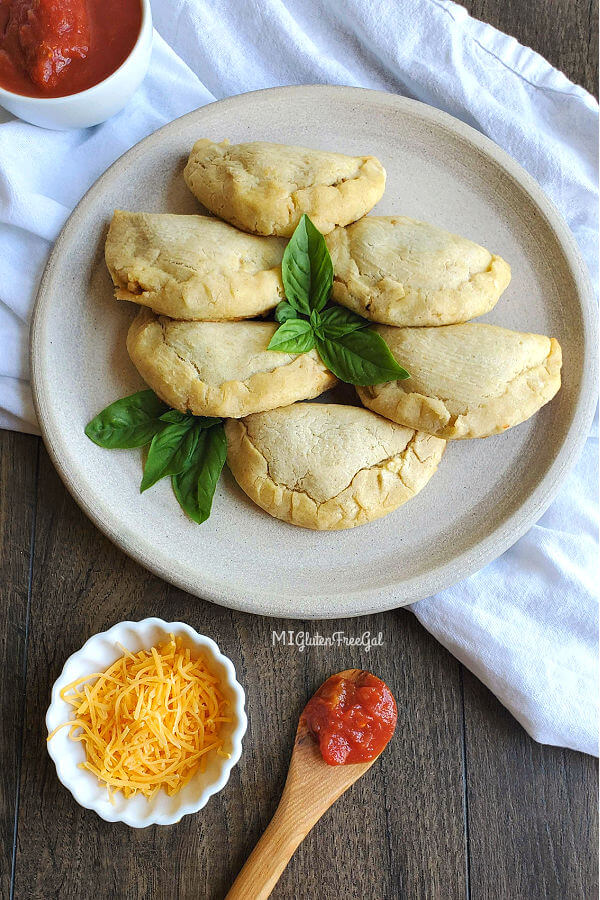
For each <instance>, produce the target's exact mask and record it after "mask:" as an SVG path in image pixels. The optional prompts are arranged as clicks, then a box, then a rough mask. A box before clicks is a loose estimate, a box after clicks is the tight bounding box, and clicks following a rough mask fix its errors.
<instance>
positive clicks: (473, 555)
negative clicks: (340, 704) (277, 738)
mask: <svg viewBox="0 0 600 900" xmlns="http://www.w3.org/2000/svg"><path fill="white" fill-rule="evenodd" d="M307 91H308V92H310V91H315V92H317V93H335V94H338V95H345V98H346V99H347V100H350V101H351V100H352V97H353V96H354V97H356V99H357V100H358V98H359V97H360V99H361V100H364V99H365V97H367V98H371V100H372V101H374V102H375V101H379V103H382V104H385V105H392V106H395V107H396V108H398V109H400V110H401V111H404V112H407V113H409V114H412V115H416V116H417V117H418V118H421V119H422V120H425V121H426V122H429V123H431V124H432V125H434V126H438V127H440V126H441V127H442V128H444V129H446V130H448V131H450V132H451V133H452V134H453V135H455V136H458V137H460V138H462V139H463V140H466V141H467V142H468V143H470V144H472V145H474V146H475V148H476V149H477V150H479V151H480V152H481V153H483V155H484V156H488V157H491V158H492V160H493V161H494V162H495V164H496V165H498V166H500V167H501V168H502V169H503V170H504V171H505V172H506V173H507V174H508V175H509V176H510V177H511V178H512V179H513V180H514V181H516V182H517V184H518V185H519V187H520V188H521V189H522V190H524V191H525V193H527V194H528V195H529V197H530V199H531V201H532V202H533V203H534V205H535V206H536V207H537V208H538V209H539V210H540V212H541V213H542V215H543V217H544V219H545V220H546V222H547V223H548V225H549V226H550V228H551V230H552V231H553V233H554V234H555V235H556V238H557V240H558V241H559V243H560V245H561V247H562V250H563V253H564V254H565V258H566V261H567V263H568V266H569V268H570V270H571V274H572V277H573V280H574V282H575V285H576V288H577V293H578V297H579V301H580V308H581V314H582V326H583V334H584V346H583V376H582V379H581V382H580V384H579V391H578V394H577V398H576V401H575V403H574V407H573V414H572V421H571V425H570V427H569V430H568V432H567V434H566V436H565V438H564V440H563V442H562V444H561V446H560V448H559V450H558V453H557V456H556V458H555V460H554V461H553V463H552V465H551V466H550V468H549V469H548V471H547V472H546V473H545V475H544V476H543V477H542V479H541V480H540V481H539V482H538V484H537V485H536V487H535V488H534V490H533V491H532V492H531V494H530V495H529V496H528V498H527V499H526V500H525V502H524V503H522V504H521V505H520V506H519V507H518V508H517V509H516V510H515V511H514V512H513V513H512V514H511V515H510V516H508V518H507V519H505V520H504V521H503V522H502V523H501V524H500V525H498V526H497V527H496V528H495V529H494V530H493V531H492V532H490V533H489V534H488V535H487V536H486V537H484V538H482V539H481V540H479V541H478V542H477V543H475V544H473V545H471V546H470V547H469V548H467V549H466V550H464V551H462V552H461V553H460V554H458V556H454V557H452V559H450V560H449V561H447V562H445V563H443V564H441V565H439V566H437V567H435V568H434V569H430V570H428V571H427V572H426V573H421V574H418V575H415V576H413V577H412V578H410V579H407V580H404V581H403V582H402V586H401V587H399V585H398V587H396V588H394V587H392V588H390V587H389V586H387V587H385V588H364V589H360V590H355V591H350V592H348V591H344V597H345V601H346V603H347V604H348V606H350V607H351V611H350V612H347V611H346V610H344V611H343V615H340V613H339V612H337V611H336V613H335V614H331V615H326V616H324V615H323V614H322V613H307V612H306V611H300V612H297V611H296V609H291V610H290V609H288V608H287V607H286V606H285V603H288V602H289V600H287V599H284V600H283V601H282V600H281V596H280V595H278V594H275V593H274V592H262V593H261V594H260V595H255V596H248V595H246V594H244V592H243V591H241V590H239V589H238V588H237V587H232V586H230V585H228V586H227V591H228V593H227V595H224V593H223V592H222V591H219V590H215V589H214V587H213V586H212V584H211V583H210V582H209V581H207V580H205V579H203V577H202V573H200V574H199V575H198V576H197V577H196V584H191V583H190V581H189V580H188V578H186V577H184V576H181V577H179V576H178V575H177V573H176V572H173V571H172V570H171V569H169V567H168V563H167V559H166V556H165V554H163V553H160V554H159V556H160V557H161V561H157V559H156V557H155V558H151V557H150V555H149V554H148V552H146V551H145V550H144V548H143V547H140V546H138V547H136V546H135V545H134V543H132V542H130V541H129V539H128V537H127V536H126V535H125V536H124V535H122V534H119V533H118V532H117V529H116V528H115V527H114V524H113V523H111V521H110V519H111V515H110V513H105V512H104V511H103V510H102V509H97V508H96V507H95V506H94V504H93V498H91V499H88V498H87V496H86V494H85V491H81V490H80V489H79V487H78V485H77V472H75V473H73V472H69V471H67V468H66V467H65V466H63V465H62V463H61V459H60V454H59V452H58V450H57V449H56V448H57V446H58V444H59V442H60V441H59V438H60V430H59V429H55V430H53V429H52V427H51V426H50V425H49V423H48V422H47V421H46V420H45V416H44V407H45V404H46V397H45V389H44V379H43V376H42V374H41V373H42V369H43V362H42V353H41V348H42V344H43V326H44V314H45V312H46V308H47V300H48V292H47V286H48V284H49V282H50V280H51V277H52V272H53V269H54V266H55V265H56V262H57V260H58V258H59V257H60V255H61V253H62V250H63V245H65V244H66V242H67V241H68V239H69V236H70V230H71V229H73V228H75V227H76V222H77V218H78V216H79V215H81V214H82V213H84V212H85V209H82V207H84V208H85V207H86V206H87V198H88V195H89V194H90V193H91V192H92V191H95V190H96V188H98V186H99V185H101V183H102V181H103V180H104V179H106V178H108V176H109V175H110V173H111V171H112V169H113V168H114V167H115V166H117V165H120V164H121V163H122V162H123V161H124V160H125V159H126V158H127V157H129V158H131V159H133V158H134V157H135V156H137V155H138V154H140V153H143V152H144V150H145V149H146V148H147V147H148V145H150V144H154V143H156V142H158V141H160V139H161V135H162V134H163V132H164V131H166V130H168V129H172V128H174V127H176V125H177V123H179V122H181V121H183V120H185V119H191V118H194V117H198V116H199V115H200V116H201V115H202V113H203V111H204V110H209V109H211V108H212V107H213V106H214V105H215V104H219V105H221V106H223V107H226V106H230V107H236V106H237V105H239V104H240V103H245V102H247V101H248V99H251V98H252V97H256V96H258V95H265V94H269V95H270V96H271V97H274V95H277V97H278V98H279V97H281V98H283V99H286V98H287V99H289V98H290V97H291V98H292V99H293V96H294V95H295V94H297V93H303V92H304V93H305V92H307ZM594 296H595V295H594V290H593V287H592V283H591V279H590V275H589V272H588V270H587V266H586V264H585V262H584V260H583V258H582V255H581V252H580V250H579V247H578V246H577V243H576V241H575V237H574V235H573V234H572V232H571V230H570V228H569V226H568V225H567V223H566V222H565V220H564V218H563V217H562V215H561V213H560V212H559V211H558V209H557V208H556V207H555V205H554V203H553V202H552V201H551V200H550V198H549V197H548V196H547V195H546V194H545V193H544V191H543V189H542V188H541V187H540V185H539V184H538V183H537V181H536V180H535V179H534V178H533V176H531V175H530V174H529V173H528V172H527V171H526V170H525V169H524V168H523V167H522V166H521V165H520V164H519V163H518V162H517V161H516V160H514V159H513V158H512V157H511V156H510V155H509V154H508V153H507V152H506V151H505V150H503V149H502V148H501V147H499V146H498V145H497V144H496V143H495V142H494V141H493V140H491V139H490V138H488V137H487V136H485V135H483V134H482V133H480V132H479V131H477V130H476V129H475V128H472V127H471V126H470V125H467V124H466V123H464V122H462V121H461V120H460V119H457V118H455V117H454V116H452V115H450V114H449V113H446V112H444V111H442V110H439V109H437V108H436V107H434V106H430V105H429V104H426V103H422V102H421V101H418V100H412V99H409V98H407V97H403V96H401V95H399V94H392V93H388V92H386V91H376V90H371V89H369V88H360V87H349V86H344V85H323V84H312V85H290V86H285V87H273V88H266V89H263V90H259V91H250V92H247V93H243V94H236V95H235V96H233V97H227V98H225V99H223V100H216V101H214V102H212V103H208V104H205V105H204V106H201V107H198V108H197V109H195V110H192V111H191V112H189V113H186V114H185V115H184V116H180V117H178V118H177V119H173V120H172V121H171V122H168V123H166V124H165V125H163V126H162V127H161V128H159V129H157V130H156V131H154V132H152V133H151V134H149V135H147V136H146V137H145V138H142V140H141V141H139V142H138V143H137V144H134V145H133V147H130V148H129V150H127V151H125V153H123V154H122V155H121V156H120V157H118V158H117V159H116V160H115V161H114V162H113V163H112V164H111V165H110V166H109V167H108V168H107V169H106V170H105V171H104V172H103V173H102V175H100V176H99V178H97V179H96V181H95V182H94V183H93V184H92V185H91V186H90V187H89V188H88V190H87V191H86V192H85V194H84V195H83V197H82V198H81V199H80V201H79V202H78V203H77V205H76V206H75V208H74V209H73V211H72V212H71V214H70V215H69V218H68V219H67V221H66V222H65V225H64V226H63V228H62V230H61V232H60V234H59V236H58V238H57V240H56V241H55V243H54V246H53V248H52V250H51V252H50V255H49V257H48V260H47V263H46V266H45V268H44V272H43V275H42V278H41V281H40V285H39V288H38V292H37V296H36V300H35V304H34V310H33V314H32V319H31V326H30V338H29V356H30V367H31V389H32V395H33V403H34V408H35V412H36V415H37V418H38V422H39V426H40V431H41V433H42V438H43V441H44V444H45V446H46V449H47V451H48V454H49V456H50V459H51V460H52V463H53V465H54V467H55V469H56V471H57V472H58V474H59V476H60V478H61V480H62V481H63V483H64V484H65V486H66V488H67V490H68V491H69V493H70V494H71V496H72V497H73V499H74V500H75V502H76V503H77V504H78V506H79V507H80V508H81V509H82V510H83V512H84V513H85V514H86V516H87V517H88V518H89V519H90V520H91V521H92V522H93V523H94V525H95V526H96V527H97V528H98V529H99V530H100V531H101V532H102V533H103V534H104V535H105V536H106V537H108V538H109V540H110V541H112V542H113V543H114V544H115V545H116V546H117V547H119V548H120V549H121V550H122V551H123V552H124V553H125V554H127V555H128V556H129V557H131V558H132V559H134V560H135V561H136V562H138V563H140V565H142V566H143V567H144V568H146V569H148V570H149V571H151V572H152V573H153V574H155V575H157V576H158V577H160V578H162V579H163V580H165V581H167V582H168V583H170V584H173V585H175V586H176V587H178V588H180V589H182V590H184V591H186V592H188V593H191V594H192V595H194V596H197V597H199V598H200V599H202V600H209V601H211V602H213V603H216V604H218V605H220V606H223V607H226V608H229V609H235V610H238V611H240V612H247V613H252V614H256V615H265V616H268V617H276V618H287V619H309V620H323V619H332V618H353V617H356V616H360V615H369V614H371V613H375V612H385V611H387V610H390V609H396V608H399V607H401V606H407V605H410V604H412V603H415V602H417V601H418V600H422V599H424V598H426V597H430V596H432V595H433V594H435V593H437V592H438V591H440V590H443V589H445V588H448V587H451V586H452V585H455V584H457V583H459V582H461V581H463V580H465V579H466V578H468V577H469V576H470V575H472V574H474V573H475V572H478V571H479V570H480V569H482V568H483V567H484V566H485V565H487V564H488V563H490V562H492V561H493V560H495V559H497V558H498V557H499V556H501V555H502V553H504V552H505V551H506V550H508V549H509V547H511V546H512V545H513V544H514V543H516V541H517V540H518V539H519V538H520V537H522V536H523V535H524V534H525V533H526V532H527V531H529V529H530V528H531V527H532V526H533V525H534V524H535V523H536V522H537V521H538V519H539V518H540V517H541V516H542V514H543V513H544V512H545V511H546V509H547V508H548V507H549V506H550V504H551V503H552V501H553V500H554V498H555V496H556V494H557V493H558V490H559V489H560V486H561V484H562V482H563V481H564V479H565V477H566V476H567V474H568V472H569V471H570V470H571V469H572V467H573V466H574V465H575V463H576V462H577V460H578V459H579V456H580V455H581V452H582V450H583V446H584V444H585V441H586V440H587V437H588V435H589V430H590V426H591V423H592V420H593V416H594V412H595V408H596V395H595V391H594V386H595V373H596V370H597V368H598V322H597V316H596V313H597V310H596V307H595V300H594ZM163 557H164V560H163V559H162V558H163ZM413 586H414V588H413ZM407 595H410V597H409V598H407ZM297 596H298V598H299V599H300V598H301V597H303V596H306V597H310V598H311V601H312V602H313V603H314V604H315V605H317V606H320V605H321V603H322V604H323V605H324V604H325V603H329V604H331V603H332V602H333V601H335V600H336V599H338V598H339V596H340V595H339V594H331V593H327V592H324V593H323V594H314V593H312V594H307V595H302V594H298V595H297ZM257 598H258V599H257ZM267 598H268V601H267ZM265 601H267V602H268V608H267V609H265V606H266V605H267V602H265ZM340 612H342V611H340Z"/></svg>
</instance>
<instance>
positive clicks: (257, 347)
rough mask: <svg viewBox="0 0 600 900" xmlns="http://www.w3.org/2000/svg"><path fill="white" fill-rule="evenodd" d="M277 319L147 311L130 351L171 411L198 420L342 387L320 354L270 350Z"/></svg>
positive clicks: (136, 324) (137, 322) (133, 330)
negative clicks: (184, 318)
mask: <svg viewBox="0 0 600 900" xmlns="http://www.w3.org/2000/svg"><path fill="white" fill-rule="evenodd" d="M278 327H279V326H278V325H277V323H275V322H178V321H175V320H174V319H168V318H166V317H165V316H155V315H154V313H152V312H151V311H150V310H141V311H140V312H139V314H138V315H137V317H136V318H135V319H134V321H133V323H132V324H131V327H130V329H129V333H128V335H127V350H128V351H129V355H130V357H131V359H132V361H133V363H134V365H135V367H136V369H137V370H138V372H139V373H140V375H141V376H142V378H143V379H144V381H145V382H146V383H147V384H148V385H149V386H150V387H151V388H152V389H153V390H154V391H155V392H156V393H157V394H158V396H159V397H161V398H162V399H163V400H164V401H165V403H168V404H169V406H173V407H175V409H179V410H181V411H182V412H188V411H189V412H191V413H193V414H194V415H196V416H231V417H234V418H236V417H239V416H247V415H248V414H249V413H253V412H259V411H261V410H265V409H273V408H274V407H276V406H286V405H287V404H289V403H294V401H296V400H307V399H310V398H312V397H317V396H318V395H319V394H322V393H323V391H326V390H328V389H329V388H331V387H333V386H334V385H335V384H336V383H337V379H336V378H335V376H334V375H332V374H331V372H329V371H328V370H327V369H326V368H325V366H324V365H323V363H322V362H321V360H320V359H319V357H318V355H317V353H316V351H315V350H312V351H311V352H310V353H302V354H300V355H297V354H293V353H279V352H276V351H274V350H267V349H266V348H267V346H268V344H269V341H270V340H271V337H272V336H273V334H274V333H275V331H276V330H277V328H278Z"/></svg>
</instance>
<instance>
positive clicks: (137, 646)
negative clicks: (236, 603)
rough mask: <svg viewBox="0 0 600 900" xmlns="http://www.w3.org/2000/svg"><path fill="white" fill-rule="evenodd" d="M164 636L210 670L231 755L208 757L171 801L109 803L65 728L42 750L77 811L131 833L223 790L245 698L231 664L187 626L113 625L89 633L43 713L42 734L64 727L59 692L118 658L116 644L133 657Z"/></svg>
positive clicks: (67, 712) (172, 818)
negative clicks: (223, 700)
mask: <svg viewBox="0 0 600 900" xmlns="http://www.w3.org/2000/svg"><path fill="white" fill-rule="evenodd" d="M169 634H174V635H175V636H176V637H181V639H182V641H183V643H184V646H187V647H189V648H190V649H191V650H194V651H196V652H197V651H200V652H202V653H203V655H204V656H205V658H206V661H207V663H208V665H209V666H210V669H211V671H213V672H214V674H215V675H217V676H218V677H219V678H220V680H221V687H222V690H223V692H224V694H225V696H226V697H227V699H228V700H229V703H230V709H231V715H232V718H233V722H231V723H230V724H226V725H224V726H223V729H222V731H221V734H222V735H223V737H224V738H225V743H224V749H225V750H226V751H227V752H228V753H230V754H231V756H230V758H229V759H226V758H225V757H222V756H219V755H217V754H216V753H212V754H209V761H208V763H207V766H206V770H205V771H204V772H197V773H196V775H194V777H193V778H192V779H191V780H190V781H189V782H188V783H187V784H186V785H185V787H183V788H182V789H181V790H180V791H179V793H177V794H174V795H173V796H172V797H169V796H168V795H167V793H166V792H165V791H163V790H160V791H158V793H157V794H156V795H155V796H154V797H153V798H152V800H150V801H148V800H146V798H145V797H143V796H141V795H138V796H136V797H130V798H129V799H126V798H125V797H124V796H123V794H122V793H121V792H120V791H116V792H115V793H114V795H113V802H112V803H111V801H110V800H109V798H108V793H107V790H106V786H105V785H102V784H100V782H99V781H98V779H97V778H96V777H95V776H94V775H92V773H91V772H88V771H86V770H85V769H80V768H79V763H80V762H83V761H84V760H85V750H84V748H83V744H82V743H81V742H79V741H72V740H71V739H70V738H69V730H70V729H69V728H62V729H61V730H60V731H58V732H57V733H56V734H55V735H54V737H53V738H52V740H51V741H49V742H48V745H47V746H48V752H49V753H50V756H51V757H52V759H53V760H54V764H55V766H56V772H57V775H58V778H59V780H60V781H61V782H62V783H63V784H64V786H65V787H66V788H68V789H69V790H70V791H71V793H72V794H73V797H74V798H75V799H76V800H77V802H78V803H79V804H80V805H81V806H84V807H85V808H86V809H93V810H94V812H97V813H98V815H99V816H100V817H101V818H103V819H105V820H106V821H107V822H124V823H125V824H126V825H130V826H131V827H132V828H145V827H146V826H147V825H173V824H174V823H175V822H179V820H180V819H181V817H182V816H186V815H188V814H189V813H194V812H198V810H200V809H202V807H203V806H205V805H206V803H207V802H208V800H209V799H210V797H212V795H213V794H216V793H217V792H218V791H220V790H221V788H223V787H225V785H226V784H227V781H228V779H229V775H230V773H231V770H232V769H233V767H234V766H235V764H236V763H237V761H238V760H239V758H240V756H241V753H242V738H243V736H244V734H245V732H246V725H247V719H246V714H245V712H244V702H245V695H244V691H243V688H242V687H241V685H240V684H238V681H237V679H236V674H235V669H234V667H233V663H232V662H231V660H229V659H228V658H227V657H226V656H223V654H222V653H221V652H220V650H219V648H218V647H217V645H216V644H215V642H214V641H213V640H211V638H208V637H204V635H201V634H198V632H197V631H194V629H193V628H190V626H189V625H185V624H184V623H183V622H164V621H163V620H162V619H154V618H152V619H143V620H142V621H141V622H119V624H118V625H113V627H112V628H110V629H109V630H108V631H103V632H101V633H100V634H95V635H94V636H93V637H91V638H90V639H89V640H88V641H87V642H86V643H85V644H84V645H83V647H82V648H81V650H78V651H77V653H74V654H73V655H72V656H70V657H69V658H68V660H67V661H66V663H65V665H64V668H63V670H62V672H61V674H60V676H59V677H58V679H57V680H56V682H55V683H54V686H53V688H52V699H51V702H50V707H49V709H48V712H47V713H46V726H47V728H48V733H50V732H51V731H53V730H54V729H55V728H56V727H57V725H60V724H62V723H63V722H68V721H69V718H70V717H71V714H72V711H73V707H72V706H70V705H69V704H68V703H66V702H65V701H64V700H62V699H61V696H60V692H61V690H62V688H64V687H66V685H68V684H70V683H71V682H72V681H75V679H76V678H80V677H81V676H82V675H88V674H91V673H92V672H102V671H104V670H105V669H107V668H108V666H110V665H111V663H113V662H114V661H115V660H116V659H118V658H119V657H120V656H122V655H123V654H122V651H121V650H120V649H119V647H118V646H117V644H121V646H123V647H126V648H127V649H128V650H131V651H132V652H134V653H137V652H138V651H140V650H145V649H149V648H150V647H152V646H153V645H156V644H157V643H159V642H162V641H164V640H168V636H169Z"/></svg>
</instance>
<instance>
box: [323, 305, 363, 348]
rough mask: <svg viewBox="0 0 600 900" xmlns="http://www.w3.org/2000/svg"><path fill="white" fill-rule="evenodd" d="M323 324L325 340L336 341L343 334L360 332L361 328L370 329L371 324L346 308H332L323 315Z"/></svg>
mask: <svg viewBox="0 0 600 900" xmlns="http://www.w3.org/2000/svg"><path fill="white" fill-rule="evenodd" d="M321 322H322V324H323V332H324V337H325V338H330V339H331V340H335V339H336V338H338V337H341V336H342V335H343V334H350V332H351V331H358V330H359V329H360V328H368V327H369V325H370V324H371V322H369V320H368V319H363V317H362V316H358V315H357V314H356V313H354V312H352V311H351V310H350V309H346V308H345V307H344V306H330V307H328V308H327V309H324V310H323V312H322V313H321Z"/></svg>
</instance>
